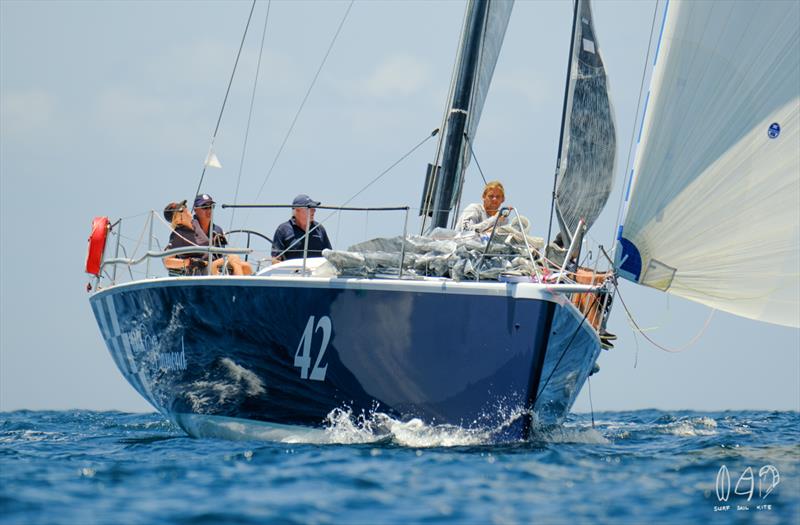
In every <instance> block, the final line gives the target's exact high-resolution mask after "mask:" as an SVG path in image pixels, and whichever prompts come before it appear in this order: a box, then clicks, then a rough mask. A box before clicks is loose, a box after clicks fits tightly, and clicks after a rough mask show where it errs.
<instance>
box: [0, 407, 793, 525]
mask: <svg viewBox="0 0 800 525" xmlns="http://www.w3.org/2000/svg"><path fill="white" fill-rule="evenodd" d="M595 423H596V424H595V427H594V428H593V427H592V422H591V418H590V416H589V415H578V416H573V417H572V419H571V420H570V421H569V422H568V423H567V424H566V425H565V426H563V427H561V428H559V429H556V430H552V429H551V430H549V431H542V432H540V433H539V434H538V435H537V437H536V438H535V439H534V440H532V441H530V442H525V443H515V444H505V445H492V444H488V443H483V442H481V437H480V435H476V434H470V433H468V432H463V431H460V430H459V429H455V428H453V427H429V426H425V425H423V424H422V423H420V422H418V421H411V422H395V423H394V424H393V425H389V426H388V427H387V426H386V425H382V427H381V428H383V429H386V428H388V429H389V431H388V433H387V432H386V431H383V432H382V433H379V432H375V431H374V430H373V429H372V428H371V427H370V426H369V425H366V426H365V425H363V424H362V425H357V424H351V423H350V422H349V421H348V422H344V421H339V422H334V424H332V426H331V428H330V429H329V431H328V436H329V439H328V443H325V444H318V443H316V444H311V443H302V442H293V443H269V442H257V441H224V440H216V439H202V440H201V439H192V438H189V437H187V436H186V435H185V434H184V433H183V432H182V431H181V430H180V429H178V428H177V427H175V426H173V425H172V424H170V423H169V422H167V421H166V420H165V419H164V418H163V417H162V416H161V415H159V414H126V413H120V412H91V411H59V412H32V411H17V412H5V413H0V522H1V523H24V524H38V523H54V524H59V523H113V524H137V523H147V524H151V523H154V524H159V523H164V524H167V523H169V524H202V523H208V524H218V523H243V524H246V523H287V524H291V523H298V524H299V523H311V524H316V523H319V524H326V523H337V524H338V523H370V524H371V523H488V524H494V523H496V524H505V523H534V522H535V523H701V522H703V523H704V522H711V523H776V524H778V523H792V524H798V523H800V430H799V429H800V414H798V413H796V412H746V411H737V412H710V413H700V412H670V413H667V412H661V411H656V410H645V411H636V412H604V413H600V414H595ZM290 441H291V440H290ZM723 466H724V468H723ZM770 466H771V468H770ZM748 469H750V470H748ZM748 473H752V475H749V474H748ZM728 480H729V484H728V483H727V482H728ZM751 480H752V481H751ZM751 486H752V492H751ZM726 500H727V501H726Z"/></svg>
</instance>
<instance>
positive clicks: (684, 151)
mask: <svg viewBox="0 0 800 525" xmlns="http://www.w3.org/2000/svg"><path fill="white" fill-rule="evenodd" d="M773 124H777V125H778V126H779V127H780V132H779V133H778V134H777V136H776V131H777V128H776V127H775V126H773ZM771 128H772V131H771ZM633 172H634V179H633V186H632V190H631V194H630V202H629V204H628V210H627V215H626V217H625V220H624V226H623V230H622V237H623V239H624V240H623V242H622V244H623V245H625V244H627V243H626V242H625V241H629V242H630V243H632V245H633V246H635V248H636V250H632V249H631V247H630V246H623V247H622V248H623V249H618V250H617V257H618V261H620V264H619V265H618V266H620V269H621V272H620V273H621V274H622V275H623V276H625V277H627V278H631V279H632V280H634V281H638V282H640V283H641V284H645V285H648V286H653V287H655V288H659V289H662V290H665V291H667V292H669V293H671V294H674V295H678V296H682V297H685V298H688V299H691V300H694V301H698V302H700V303H703V304H706V305H708V306H711V307H713V308H717V309H720V310H724V311H728V312H731V313H734V314H737V315H741V316H743V317H748V318H752V319H759V320H762V321H767V322H771V323H776V324H782V325H788V326H800V3H798V2H796V1H793V0H792V1H786V2H782V1H777V0H768V1H762V2H754V1H748V2H744V1H741V2H740V1H731V2H710V1H704V2H681V1H674V0H673V1H671V2H670V3H669V6H668V9H667V14H666V18H665V23H664V28H663V34H662V37H661V42H660V45H659V54H658V56H657V62H656V65H655V68H654V71H653V79H652V83H651V89H650V93H649V99H648V107H647V109H646V114H645V120H644V123H643V129H642V133H641V137H640V142H639V146H638V150H637V158H636V161H635V164H634V170H633ZM637 250H638V255H639V256H640V257H641V266H640V267H639V271H636V268H635V267H634V266H632V265H631V264H630V260H636V257H635V252H636V251H637ZM626 258H628V259H629V262H628V263H627V268H626V263H625V262H624V261H623V259H626Z"/></svg>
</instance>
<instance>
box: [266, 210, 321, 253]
mask: <svg viewBox="0 0 800 525" xmlns="http://www.w3.org/2000/svg"><path fill="white" fill-rule="evenodd" d="M312 229H313V230H312ZM309 230H312V231H311V233H310V234H309V236H308V256H309V257H321V256H322V250H324V249H326V248H327V249H330V248H331V241H330V239H328V233H327V232H326V231H325V228H324V227H323V226H322V225H321V224H319V223H318V222H316V221H315V222H313V223H311V226H310V227H309ZM305 234H306V232H305V231H303V229H302V228H300V226H298V225H297V221H295V219H294V217H292V218H291V219H289V220H288V221H286V222H284V223H283V224H281V225H280V226H278V229H277V230H275V235H273V236H272V256H273V257H277V256H278V255H281V253H283V251H284V250H286V248H289V246H291V248H289V250H288V251H287V252H286V253H284V254H283V255H282V258H283V260H285V261H286V260H289V259H302V258H303V246H304V244H305V240H304V239H303V237H304V236H305Z"/></svg>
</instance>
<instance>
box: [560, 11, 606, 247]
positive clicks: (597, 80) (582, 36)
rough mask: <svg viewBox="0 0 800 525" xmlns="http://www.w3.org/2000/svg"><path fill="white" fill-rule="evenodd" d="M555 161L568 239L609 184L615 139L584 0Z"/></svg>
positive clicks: (593, 212)
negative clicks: (556, 161) (556, 160)
mask: <svg viewBox="0 0 800 525" xmlns="http://www.w3.org/2000/svg"><path fill="white" fill-rule="evenodd" d="M572 39H573V40H572V45H571V47H570V49H571V57H570V64H569V78H568V81H567V91H566V94H565V100H564V116H563V122H562V128H561V139H560V141H559V158H558V164H557V166H556V194H555V196H556V201H555V205H556V216H557V218H558V222H559V226H560V227H561V230H562V232H564V234H565V235H566V236H567V238H569V235H570V234H571V233H572V232H574V231H575V229H576V228H577V226H578V221H580V220H581V219H583V220H584V221H585V222H586V227H587V229H588V228H590V227H591V226H592V224H594V221H595V220H597V217H598V216H599V215H600V212H601V211H602V210H603V207H604V206H605V204H606V201H607V200H608V196H609V194H610V193H611V188H612V186H613V184H614V161H615V159H616V149H617V139H616V133H615V129H614V115H613V111H612V107H611V102H610V100H609V95H608V81H607V79H606V72H605V68H604V67H603V59H602V58H601V57H600V50H599V47H598V44H597V37H596V36H595V34H594V26H593V24H592V8H591V6H590V5H589V0H577V4H576V6H575V20H574V29H573V37H572Z"/></svg>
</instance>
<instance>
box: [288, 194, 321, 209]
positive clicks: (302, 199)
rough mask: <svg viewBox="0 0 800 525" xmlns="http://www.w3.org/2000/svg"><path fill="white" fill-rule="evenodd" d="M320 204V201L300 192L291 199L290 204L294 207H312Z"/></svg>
mask: <svg viewBox="0 0 800 525" xmlns="http://www.w3.org/2000/svg"><path fill="white" fill-rule="evenodd" d="M320 204H322V203H321V202H319V201H315V200H314V199H312V198H311V197H309V196H308V195H306V194H304V193H301V194H300V195H298V196H297V197H295V198H294V200H293V201H292V206H294V207H296V208H300V207H306V208H313V207H314V206H319V205H320Z"/></svg>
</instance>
